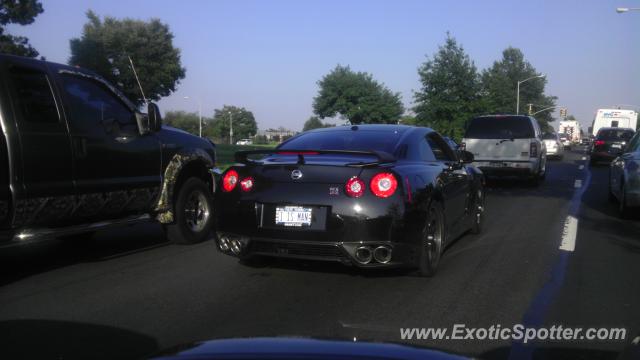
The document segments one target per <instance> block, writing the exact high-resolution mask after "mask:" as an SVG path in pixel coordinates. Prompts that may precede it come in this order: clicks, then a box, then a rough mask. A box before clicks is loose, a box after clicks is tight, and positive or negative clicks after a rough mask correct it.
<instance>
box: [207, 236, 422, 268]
mask: <svg viewBox="0 0 640 360" xmlns="http://www.w3.org/2000/svg"><path fill="white" fill-rule="evenodd" d="M216 243H217V247H218V250H219V251H220V252H222V253H224V254H227V255H231V256H235V257H238V258H250V257H253V256H268V257H278V258H291V259H304V260H320V261H334V262H340V263H342V264H344V265H350V266H356V267H360V268H399V267H413V266H415V264H416V260H417V256H416V254H417V246H416V245H413V244H410V243H402V242H392V241H376V240H373V241H359V242H342V241H308V240H291V239H277V238H265V237H252V236H244V235H240V234H237V233H233V232H226V231H218V232H217V237H216ZM362 248H365V249H367V251H369V253H370V257H371V258H370V259H369V260H358V258H357V257H356V251H362ZM378 248H382V250H378V251H386V252H388V253H387V254H388V257H387V255H385V256H384V257H382V256H378V257H376V256H375V255H374V254H382V253H378V252H377V249H378Z"/></svg>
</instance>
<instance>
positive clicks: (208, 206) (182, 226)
mask: <svg viewBox="0 0 640 360" xmlns="http://www.w3.org/2000/svg"><path fill="white" fill-rule="evenodd" d="M212 224H213V201H212V195H211V191H209V188H208V187H207V185H206V184H205V183H204V182H203V181H202V180H200V179H198V178H189V179H187V181H185V182H184V183H183V184H182V186H181V187H180V189H179V190H178V196H177V197H176V203H175V206H174V222H173V224H167V225H165V226H164V228H165V232H166V234H167V238H169V240H171V241H172V242H174V243H177V244H195V243H198V242H201V241H204V240H206V239H207V237H208V236H209V234H210V233H211V226H212Z"/></svg>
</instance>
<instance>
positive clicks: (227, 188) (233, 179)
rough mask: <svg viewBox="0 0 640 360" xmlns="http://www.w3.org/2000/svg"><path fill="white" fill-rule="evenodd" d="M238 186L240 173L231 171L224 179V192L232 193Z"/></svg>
mask: <svg viewBox="0 0 640 360" xmlns="http://www.w3.org/2000/svg"><path fill="white" fill-rule="evenodd" d="M237 184H238V172H237V171H235V170H233V169H231V170H229V171H227V172H226V173H225V174H224V176H223V177H222V191H224V192H231V191H232V190H233V189H235V188H236V185H237Z"/></svg>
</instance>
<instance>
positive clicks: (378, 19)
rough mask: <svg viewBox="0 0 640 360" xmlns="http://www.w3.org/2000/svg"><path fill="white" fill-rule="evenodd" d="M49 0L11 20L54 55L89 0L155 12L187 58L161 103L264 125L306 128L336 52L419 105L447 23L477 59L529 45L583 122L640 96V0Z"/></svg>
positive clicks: (143, 14) (130, 13)
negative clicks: (416, 94)
mask: <svg viewBox="0 0 640 360" xmlns="http://www.w3.org/2000/svg"><path fill="white" fill-rule="evenodd" d="M42 3H43V6H44V10H45V12H44V13H43V14H41V15H40V16H38V17H37V18H36V21H35V23H34V24H32V25H29V26H24V27H20V26H12V27H10V28H9V31H10V32H11V33H13V34H19V35H25V36H27V37H29V39H30V40H31V43H32V45H34V46H35V47H36V49H38V51H40V53H41V55H44V56H46V58H47V59H48V60H50V61H55V62H66V61H67V59H68V57H69V39H71V38H73V37H78V36H80V34H81V31H82V26H83V24H84V23H85V22H86V16H85V12H86V11H87V10H89V9H92V10H93V11H95V12H96V13H97V14H98V15H100V16H105V15H109V16H114V17H118V18H120V17H131V18H137V19H149V18H151V17H157V18H160V19H161V20H162V21H163V22H165V23H168V24H169V26H170V28H171V30H172V31H173V33H174V35H175V39H174V45H175V46H177V47H179V48H180V49H181V50H182V63H183V66H185V67H186V69H187V76H186V78H185V79H184V80H183V81H182V82H181V84H180V85H179V87H178V91H177V92H176V93H174V94H173V95H172V96H170V97H167V98H165V99H163V100H161V101H160V103H159V105H160V106H161V108H162V110H163V111H167V110H187V111H196V110H197V108H198V104H197V100H196V99H197V98H198V97H199V98H200V99H201V102H202V107H203V113H205V115H209V116H210V115H211V114H212V113H213V109H215V108H219V107H221V106H222V105H223V104H230V105H237V106H243V107H246V108H247V109H249V110H251V111H253V113H254V114H255V116H256V120H257V121H258V126H259V127H260V128H262V129H264V128H268V127H277V126H285V127H288V128H291V129H294V130H300V129H301V128H302V125H303V123H304V121H305V120H306V119H307V118H308V117H309V116H311V115H312V107H311V104H312V100H313V97H314V96H315V95H316V93H317V90H318V88H317V84H316V82H317V81H318V80H319V79H320V78H321V77H322V76H323V75H324V74H326V73H327V72H328V71H330V70H331V69H332V68H333V67H334V66H335V65H336V64H343V65H350V66H351V68H352V69H353V70H358V71H367V72H370V73H372V74H373V76H374V78H375V79H377V80H379V81H381V82H383V83H385V84H386V85H387V86H388V87H389V88H390V89H392V90H393V91H399V92H400V93H401V94H402V96H403V101H404V103H405V105H406V106H407V107H410V106H411V104H412V91H413V90H416V89H418V88H419V82H418V75H417V68H418V66H419V65H420V64H421V63H422V62H423V61H424V60H425V56H427V55H432V54H433V53H434V52H435V51H436V50H437V47H438V45H440V44H442V43H443V42H444V39H445V34H446V32H447V31H449V32H451V34H452V35H453V36H454V37H455V38H456V39H457V40H458V41H459V42H460V43H461V44H462V45H463V46H464V48H465V50H466V51H467V52H468V53H469V55H470V56H471V58H472V59H473V60H474V61H475V63H476V66H477V67H478V68H479V69H482V68H485V67H488V66H490V65H491V64H492V63H493V61H495V60H497V59H499V58H500V56H501V52H502V50H503V49H504V48H506V47H507V46H515V47H518V48H520V49H522V51H523V52H524V54H525V57H526V58H527V59H528V60H529V61H530V62H531V63H532V64H533V65H534V66H535V67H536V68H537V70H538V71H540V72H543V73H546V74H547V77H548V85H547V93H548V94H551V95H556V96H558V97H559V100H558V104H559V105H564V106H567V107H568V109H569V113H572V114H575V115H576V116H577V117H578V119H579V120H580V121H581V122H582V123H583V124H585V125H586V124H588V123H590V122H591V120H592V118H593V114H594V111H595V110H596V109H597V108H600V107H607V106H610V105H613V104H633V105H638V107H640V66H639V65H640V12H635V13H633V12H631V13H626V14H617V13H616V12H615V8H616V7H619V6H626V7H640V0H615V1H611V0H589V1H577V0H576V1H552V0H549V1H513V0H511V1H472V0H470V1H444V0H442V1H427V0H423V1H403V0H398V1H391V0H389V1H364V0H363V1H347V0H343V1H332V0H319V1H303V0H298V1H294V0H287V1H284V0H283V1H259V0H256V1H195V0H190V1H177V0H174V1H157V0H156V1H150V0H149V1H132V0H129V1H121V0H108V1H107V0H105V1H78V0H55V1H52V0H44V1H42ZM523 86H526V84H525V85H523ZM184 96H189V97H190V98H191V99H190V100H185V99H184ZM514 103H515V99H514ZM514 108H515V104H514ZM556 127H557V123H556Z"/></svg>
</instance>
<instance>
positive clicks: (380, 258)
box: [373, 245, 391, 264]
mask: <svg viewBox="0 0 640 360" xmlns="http://www.w3.org/2000/svg"><path fill="white" fill-rule="evenodd" d="M379 251H386V252H387V255H386V256H382V255H380V254H379V253H378V252H379ZM373 258H374V259H375V260H376V261H377V262H379V263H381V264H386V263H388V262H389V261H391V248H390V247H388V246H384V245H383V246H378V247H377V248H375V249H374V250H373Z"/></svg>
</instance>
